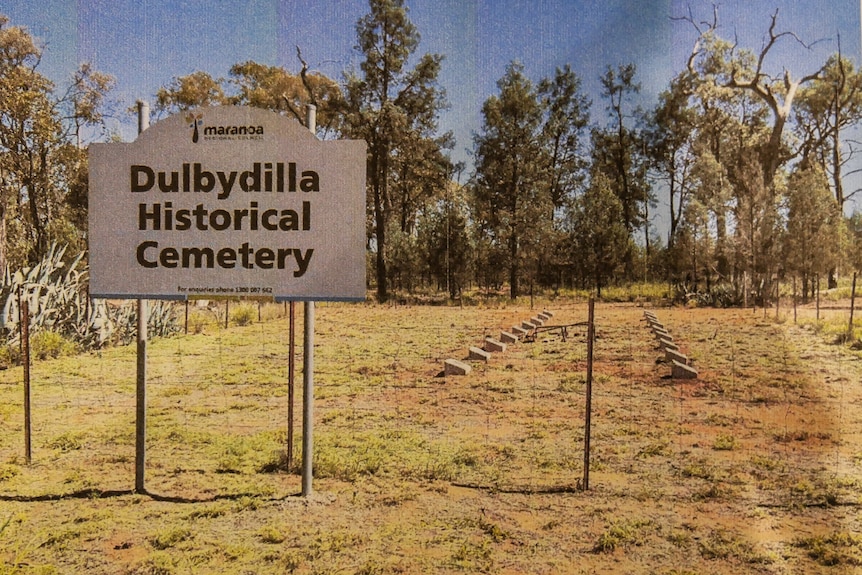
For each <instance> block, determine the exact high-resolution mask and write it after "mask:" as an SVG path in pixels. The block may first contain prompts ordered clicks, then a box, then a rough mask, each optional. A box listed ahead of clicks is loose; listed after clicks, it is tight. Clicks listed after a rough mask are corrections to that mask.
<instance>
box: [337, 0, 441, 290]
mask: <svg viewBox="0 0 862 575" xmlns="http://www.w3.org/2000/svg"><path fill="white" fill-rule="evenodd" d="M369 7H370V12H369V13H368V14H366V15H365V16H363V17H362V18H360V20H359V21H358V22H357V24H356V34H357V49H358V50H359V52H360V53H361V54H362V56H363V58H364V60H363V61H362V62H361V64H360V69H359V72H350V73H348V75H347V84H346V90H345V99H346V115H345V123H344V130H345V133H346V135H348V136H350V137H355V138H360V139H364V140H365V142H366V143H367V145H368V159H367V190H368V196H369V201H368V206H369V208H370V214H369V222H370V224H369V226H368V229H369V237H368V242H369V246H370V247H372V248H373V250H374V252H375V277H376V283H377V299H378V300H379V301H385V300H386V299H387V298H388V280H389V278H388V275H387V260H386V254H387V241H388V235H387V232H388V227H389V226H390V224H391V221H392V218H393V215H394V214H396V213H397V210H398V206H399V203H400V198H398V197H397V193H398V190H397V189H396V186H395V185H394V182H395V180H396V178H397V177H398V174H399V170H401V174H402V175H403V174H404V171H403V170H404V169H412V168H410V166H411V165H412V164H414V163H418V164H421V163H422V162H423V161H424V160H425V159H426V158H427V157H428V150H429V148H430V149H432V150H434V149H435V148H436V149H439V147H440V145H439V140H438V137H439V136H438V134H437V131H438V115H439V113H440V111H441V110H442V109H443V108H444V107H445V105H446V100H445V94H444V92H443V90H442V89H441V88H440V87H439V86H438V84H437V76H438V75H439V73H440V66H441V62H442V60H443V57H442V56H440V55H437V54H425V55H423V56H421V57H419V58H418V60H417V61H416V62H415V65H413V66H412V67H411V63H412V59H413V57H414V55H415V53H416V50H417V49H418V46H419V32H418V31H417V29H416V27H415V26H414V25H413V23H412V22H411V21H410V19H409V17H408V14H407V8H406V7H405V6H404V2H403V0H369ZM435 142H438V143H437V144H435ZM435 154H436V151H435ZM432 155H434V154H432ZM444 164H445V162H435V163H433V165H436V167H438V168H441V169H436V170H435V169H432V170H431V171H430V173H428V174H426V175H427V176H428V177H429V178H431V179H432V180H433V181H436V182H437V184H438V187H442V186H444V185H445V181H446V178H447V177H448V175H449V173H450V171H451V170H450V169H442V168H445V166H444ZM426 167H429V166H428V164H426ZM404 189H405V188H404V187H402V191H403V190H404Z"/></svg>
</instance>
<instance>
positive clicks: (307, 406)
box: [302, 105, 317, 497]
mask: <svg viewBox="0 0 862 575" xmlns="http://www.w3.org/2000/svg"><path fill="white" fill-rule="evenodd" d="M306 119H307V122H306V125H307V126H308V129H309V130H310V131H311V133H312V134H314V133H315V132H316V131H317V107H316V106H313V105H309V106H308V108H307V111H306ZM304 315H305V317H304V319H305V338H304V340H303V354H304V356H305V363H304V364H303V369H302V496H303V497H308V496H310V495H311V494H312V493H313V491H314V489H313V487H312V484H311V483H312V480H313V479H314V471H313V467H314V302H313V301H307V302H305V314H304Z"/></svg>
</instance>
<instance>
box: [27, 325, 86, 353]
mask: <svg viewBox="0 0 862 575" xmlns="http://www.w3.org/2000/svg"><path fill="white" fill-rule="evenodd" d="M77 351H78V350H77V348H76V346H75V344H74V343H73V342H71V341H69V340H68V339H66V338H65V337H63V336H62V335H60V334H59V333H57V332H55V331H40V332H37V333H36V335H34V336H33V337H31V338H30V357H31V358H33V359H49V358H51V359H56V358H58V357H61V356H64V355H73V354H75V353H76V352H77Z"/></svg>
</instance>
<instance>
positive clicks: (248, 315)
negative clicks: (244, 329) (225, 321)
mask: <svg viewBox="0 0 862 575" xmlns="http://www.w3.org/2000/svg"><path fill="white" fill-rule="evenodd" d="M230 315H231V319H232V320H233V322H234V323H235V324H236V325H239V326H243V325H251V324H252V323H253V322H254V319H255V318H256V317H257V308H256V307H255V306H252V305H250V304H242V305H240V306H238V307H236V308H234V309H233V310H232V311H231V314H230Z"/></svg>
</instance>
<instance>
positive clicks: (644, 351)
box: [0, 300, 862, 575]
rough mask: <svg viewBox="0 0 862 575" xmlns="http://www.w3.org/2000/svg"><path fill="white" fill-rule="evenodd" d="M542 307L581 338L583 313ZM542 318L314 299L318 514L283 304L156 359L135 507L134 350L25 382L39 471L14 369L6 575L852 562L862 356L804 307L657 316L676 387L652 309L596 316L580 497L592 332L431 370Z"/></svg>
mask: <svg viewBox="0 0 862 575" xmlns="http://www.w3.org/2000/svg"><path fill="white" fill-rule="evenodd" d="M542 306H544V307H547V308H549V309H551V310H553V311H555V312H556V315H555V316H554V318H553V320H552V323H558V324H563V323H566V324H567V323H576V322H580V321H584V320H585V319H586V305H585V304H583V303H580V302H577V301H568V300H566V301H563V300H556V301H543V302H541V304H539V307H542ZM299 309H301V308H299ZM535 311H536V310H530V309H529V305H528V302H524V303H521V304H518V305H510V304H506V303H499V304H493V305H490V306H489V305H478V306H472V307H465V308H453V307H444V306H438V307H430V306H428V307H406V306H399V307H384V306H375V305H347V304H319V305H318V309H317V324H316V332H317V334H316V344H317V345H316V357H315V366H316V369H315V372H316V373H315V380H316V386H317V387H316V406H315V407H316V426H315V466H316V472H315V475H316V478H315V484H314V486H315V495H314V496H313V497H311V498H308V499H304V498H300V497H297V494H298V492H299V491H300V478H299V476H298V475H297V474H296V473H295V471H296V470H295V469H294V470H287V469H285V465H284V463H285V459H286V458H285V454H284V444H285V436H286V421H287V415H286V414H287V395H288V393H287V385H286V373H287V363H288V362H287V324H286V321H285V320H284V318H281V317H278V316H279V315H280V312H281V308H280V307H279V306H271V307H267V308H264V314H263V317H264V320H265V321H264V322H263V323H258V322H257V317H256V315H254V317H253V322H252V323H251V324H250V325H247V326H242V327H235V326H232V327H231V328H229V329H224V328H223V326H221V325H220V323H219V322H217V321H214V320H209V319H208V318H207V317H206V316H205V315H199V316H196V317H197V320H196V321H195V322H194V329H192V330H191V331H192V332H197V333H196V334H194V335H189V336H184V337H177V338H172V339H168V340H157V341H154V342H151V344H150V360H149V364H148V369H149V387H148V392H149V397H148V409H149V412H148V450H149V451H148V457H149V459H148V462H147V488H148V491H149V492H150V495H138V494H133V493H132V491H131V487H132V485H133V484H134V470H133V467H134V379H135V357H134V349H133V348H120V349H111V350H106V351H104V352H102V353H100V354H93V355H86V356H77V357H68V358H61V359H57V360H49V361H42V362H38V363H37V364H36V365H35V366H34V367H33V370H32V372H33V405H34V415H33V420H34V424H33V431H34V453H33V456H34V462H33V464H32V465H31V466H25V465H23V457H22V447H21V446H22V443H23V438H22V420H23V415H22V409H21V385H20V382H21V370H20V369H17V370H14V369H13V370H8V371H6V372H3V373H2V374H0V574H11V573H16V574H17V573H22V574H23V573H118V574H133V573H134V574H171V573H178V574H179V573H226V574H227V573H303V574H324V573H348V574H394V573H461V572H465V573H470V572H478V573H504V574H514V573H537V574H538V573H623V572H625V573H661V574H666V575H671V574H683V573H720V574H731V573H733V574H736V573H775V574H783V573H819V572H822V573H836V572H841V573H845V572H847V573H849V572H853V570H854V569H860V568H862V567H860V562H862V560H860V557H862V535H860V533H862V525H860V519H859V518H858V515H859V513H858V507H859V505H860V496H859V493H860V482H862V451H860V447H859V446H860V445H862V437H860V434H862V389H860V387H859V385H858V382H859V381H860V380H862V362H860V356H859V353H858V352H853V351H851V350H849V349H848V348H847V347H843V346H836V345H830V344H829V341H830V340H829V338H828V337H826V336H825V333H826V330H824V329H823V327H822V325H821V324H819V323H818V322H814V321H812V320H810V319H808V318H810V317H811V316H812V315H813V311H812V310H810V309H805V310H801V311H800V314H802V315H800V318H799V326H802V327H798V326H797V325H794V324H793V322H792V316H790V317H789V318H788V316H787V314H788V313H789V310H782V313H783V314H785V315H784V316H783V317H782V318H780V320H779V321H776V320H775V318H774V314H773V312H772V311H770V312H769V313H768V314H766V317H764V314H763V313H762V312H756V313H753V312H752V311H751V310H702V309H686V308H660V309H655V310H654V311H656V313H657V314H658V316H659V318H660V319H661V320H662V321H663V322H664V323H665V325H666V327H667V328H668V329H669V330H670V332H671V333H672V334H673V336H674V337H675V340H676V341H677V342H678V343H679V344H680V347H681V348H682V352H683V353H686V354H688V355H689V357H691V358H693V359H694V360H695V364H696V366H697V367H698V369H699V370H700V377H699V378H698V380H696V381H686V382H681V381H674V380H671V379H669V378H667V375H668V373H669V367H668V366H667V365H666V364H664V363H663V362H660V361H657V360H659V358H660V353H659V351H658V350H657V349H656V346H655V340H654V339H653V337H652V336H651V335H650V333H649V331H648V330H647V328H646V326H645V324H644V323H643V322H642V321H641V318H642V315H643V309H642V307H639V306H638V305H636V304H613V305H607V304H606V305H601V304H600V305H599V306H598V309H597V318H596V323H597V331H598V340H597V345H596V366H595V379H594V397H593V407H594V411H593V430H592V444H593V453H592V468H591V475H590V486H591V490H590V491H588V492H583V491H580V490H579V489H578V486H579V482H580V479H581V477H582V475H583V451H582V442H583V434H584V431H583V421H584V413H583V409H584V399H585V396H584V373H585V365H586V346H585V338H584V334H583V332H582V331H578V330H573V331H571V332H570V337H569V338H568V340H567V341H566V342H563V341H561V339H560V338H559V337H558V336H548V337H545V338H540V340H539V341H537V342H535V343H529V344H528V343H519V344H516V345H514V346H511V347H510V348H509V349H508V350H507V351H506V352H505V353H503V354H496V355H495V356H494V357H493V358H492V360H491V361H490V362H489V363H488V364H487V365H485V364H474V370H473V372H472V373H471V374H470V375H469V376H466V377H459V378H456V377H449V378H444V377H440V375H439V374H440V371H441V370H442V363H443V360H444V359H446V358H449V357H454V358H458V359H462V358H464V357H466V352H467V348H468V347H469V346H471V345H477V344H479V343H480V342H481V341H482V338H483V337H484V335H495V336H496V335H498V334H499V331H500V329H501V328H503V329H508V328H509V327H510V326H512V325H514V324H517V323H520V321H522V320H523V319H527V318H528V317H530V316H532V315H534V314H535ZM298 315H299V316H300V319H301V316H302V314H301V313H299V314H298ZM803 315H804V317H803ZM839 315H840V314H839ZM845 317H846V315H845ZM824 321H828V319H827V320H824ZM818 326H820V327H818ZM298 328H299V329H298V333H300V334H301V333H302V331H301V329H302V326H301V321H300V325H299V326H298ZM300 348H301V346H300ZM297 363H298V364H301V362H300V361H297ZM298 367H301V365H298ZM297 373H298V376H297V377H298V379H299V380H300V381H301V376H300V375H299V371H298V372H297ZM296 397H297V406H296V413H297V421H298V420H299V415H300V413H301V406H300V404H299V398H300V397H301V390H300V389H297V391H296ZM299 431H300V430H299V428H298V424H297V433H296V435H297V442H299ZM296 455H297V459H298V456H299V448H298V447H297V450H296ZM835 569H838V570H839V571H835Z"/></svg>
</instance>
